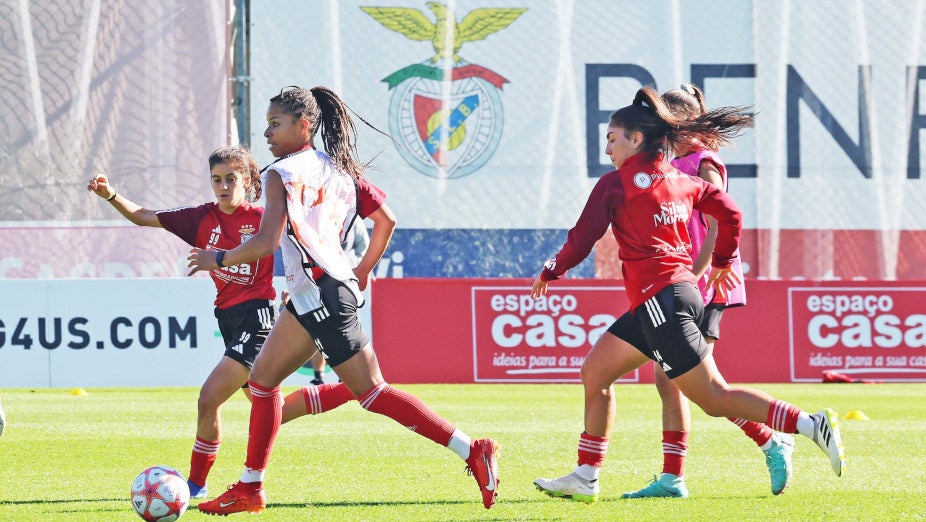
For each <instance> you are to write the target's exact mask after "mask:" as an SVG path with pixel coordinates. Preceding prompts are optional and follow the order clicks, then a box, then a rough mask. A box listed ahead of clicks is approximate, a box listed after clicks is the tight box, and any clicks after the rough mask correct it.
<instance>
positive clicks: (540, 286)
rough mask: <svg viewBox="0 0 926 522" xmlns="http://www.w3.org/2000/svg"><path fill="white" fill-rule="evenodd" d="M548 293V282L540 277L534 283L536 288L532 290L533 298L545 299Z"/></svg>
mask: <svg viewBox="0 0 926 522" xmlns="http://www.w3.org/2000/svg"><path fill="white" fill-rule="evenodd" d="M546 293H547V282H546V281H543V280H541V279H540V278H539V277H538V278H537V280H536V281H534V286H533V287H532V288H531V297H533V298H534V299H537V298H538V297H543V296H544V295H546Z"/></svg>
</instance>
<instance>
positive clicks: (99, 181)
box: [87, 174, 116, 199]
mask: <svg viewBox="0 0 926 522" xmlns="http://www.w3.org/2000/svg"><path fill="white" fill-rule="evenodd" d="M87 190H89V191H90V192H93V193H94V194H96V195H97V196H100V197H101V198H103V199H109V197H111V196H112V195H113V194H115V193H116V189H114V188H113V186H112V185H110V184H109V178H107V177H106V174H97V175H96V176H94V177H92V178H90V182H89V183H87Z"/></svg>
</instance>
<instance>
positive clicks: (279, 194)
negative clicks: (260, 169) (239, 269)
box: [187, 170, 286, 275]
mask: <svg viewBox="0 0 926 522" xmlns="http://www.w3.org/2000/svg"><path fill="white" fill-rule="evenodd" d="M264 193H265V194H266V195H267V205H266V206H265V207H264V215H263V217H262V218H261V219H260V229H259V230H258V231H257V233H256V234H254V236H253V237H252V238H251V239H249V240H247V241H245V242H244V243H241V244H240V245H238V246H237V247H235V248H233V249H231V250H229V251H227V252H224V253H223V259H222V265H223V266H232V265H240V264H243V263H250V262H251V261H255V260H257V259H260V258H262V257H266V256H269V255H271V254H273V253H274V252H275V251H276V249H277V248H279V246H280V237H282V234H283V227H284V226H285V225H286V189H285V188H284V187H283V180H282V179H281V178H280V174H279V173H278V172H277V171H275V170H271V171H269V172H267V181H266V182H265V183H264ZM217 254H218V252H216V251H215V250H203V249H202V248H194V249H193V250H190V255H189V256H187V260H189V262H190V263H189V264H188V265H187V266H189V267H190V273H189V274H188V275H193V274H194V273H196V272H198V271H200V270H204V271H205V270H215V269H216V268H219V265H218V264H216V262H215V261H216V255H217Z"/></svg>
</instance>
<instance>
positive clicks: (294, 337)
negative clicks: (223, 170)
mask: <svg viewBox="0 0 926 522" xmlns="http://www.w3.org/2000/svg"><path fill="white" fill-rule="evenodd" d="M349 110H350V109H349V108H348V107H347V106H346V105H345V104H344V102H343V101H342V100H341V99H340V98H339V97H338V96H337V95H336V94H335V93H334V92H332V91H331V90H330V89H327V88H325V87H315V88H313V89H301V88H298V87H293V88H286V89H283V90H282V91H281V92H280V94H279V95H277V96H274V97H273V98H271V99H270V106H269V108H268V111H267V130H266V131H265V132H264V136H265V137H266V138H267V143H268V144H269V145H270V152H271V153H272V154H273V155H274V157H277V158H279V159H278V160H277V161H276V162H275V163H273V164H272V165H270V166H269V167H268V169H267V179H266V181H265V191H266V194H267V203H266V208H265V211H264V218H263V220H262V221H261V227H260V231H259V232H258V233H257V234H256V235H255V236H254V237H253V238H251V239H250V240H249V241H248V242H247V243H244V244H243V245H241V247H239V248H235V249H233V250H230V251H228V252H226V253H225V255H224V259H223V261H224V262H225V263H226V264H230V263H242V262H245V261H246V260H249V259H254V258H257V257H260V256H262V255H267V253H269V252H273V251H274V250H275V249H276V247H277V246H278V245H279V244H280V242H281V238H282V243H283V264H284V269H285V272H286V281H287V286H288V290H289V294H290V302H289V303H288V304H287V306H286V309H285V310H284V311H283V313H282V315H281V317H280V319H279V321H277V323H276V324H275V325H274V326H273V329H272V330H271V332H270V335H269V336H268V338H267V341H266V343H265V344H264V347H263V349H262V350H261V354H260V355H259V356H258V358H257V360H256V361H255V362H254V368H253V369H252V370H251V374H250V377H249V381H248V384H249V385H250V388H251V392H252V396H253V401H252V406H251V422H250V432H249V438H248V452H247V459H246V460H245V469H244V472H243V473H242V475H241V480H240V481H239V482H238V483H236V484H235V485H234V486H232V487H231V488H229V490H228V491H227V492H225V493H224V494H222V495H221V496H219V497H218V498H216V499H214V500H212V501H210V502H204V503H202V504H200V505H199V510H200V511H203V512H205V513H209V514H216V515H228V514H231V513H240V512H245V511H247V512H260V511H262V510H263V509H264V508H265V507H266V502H267V501H266V496H265V494H264V489H263V479H264V472H265V470H266V468H267V462H268V460H269V456H270V448H271V447H272V445H273V441H274V439H275V438H276V433H277V431H278V429H279V426H280V420H281V410H282V405H283V398H282V396H281V394H280V383H282V381H283V379H284V378H285V377H286V376H288V375H290V374H291V373H292V372H294V371H296V370H297V369H298V368H299V367H300V366H302V364H304V363H305V362H306V361H307V360H309V357H311V356H312V354H313V353H314V352H315V350H316V347H317V349H318V350H320V351H321V352H322V353H323V354H324V355H325V357H326V358H327V360H328V363H329V365H330V366H331V368H332V370H334V372H335V373H336V374H337V375H338V377H339V378H340V379H341V380H342V381H343V383H344V384H346V385H347V387H348V388H349V389H350V391H351V392H352V393H353V394H354V395H355V396H356V397H357V399H358V400H359V401H360V405H361V406H362V407H363V408H365V409H367V410H369V411H372V412H376V413H379V414H382V415H386V416H388V417H391V418H392V419H394V420H396V421H397V422H399V423H401V424H402V425H403V426H405V427H407V428H409V429H411V430H412V431H414V432H415V433H418V434H419V435H422V436H424V437H427V438H429V439H431V440H432V441H434V442H436V443H438V444H441V445H443V446H447V447H449V448H450V449H451V450H453V451H454V452H455V453H457V454H458V455H459V456H460V457H461V458H463V459H464V460H465V461H466V464H467V469H468V470H469V471H470V472H471V473H472V475H473V476H474V477H475V479H476V482H477V483H478V485H479V489H480V491H481V492H482V502H483V505H484V506H485V507H486V508H490V507H492V505H493V504H494V503H495V498H496V494H497V491H498V467H497V464H496V455H497V452H498V444H497V443H496V442H495V441H493V440H491V439H479V440H472V439H471V438H470V437H469V436H467V435H466V434H465V433H463V432H462V431H460V430H458V429H456V428H455V427H454V426H453V425H452V424H450V423H449V422H448V421H446V420H445V419H443V418H442V417H440V416H439V415H438V414H437V413H435V412H434V411H433V410H431V409H430V408H429V407H428V406H427V405H426V404H424V403H423V402H422V401H421V400H420V399H418V398H417V397H415V396H414V395H411V394H409V393H407V392H404V391H402V390H399V389H397V388H393V387H392V386H390V385H389V384H388V383H386V381H385V379H384V378H383V375H382V373H381V372H380V368H379V363H378V362H377V359H376V353H375V352H374V351H373V347H372V345H371V344H370V342H369V340H368V339H367V337H366V335H365V334H364V332H363V330H362V329H361V327H360V321H359V317H358V315H357V308H358V307H360V306H362V305H363V296H362V293H361V292H362V290H363V289H364V288H365V287H366V285H367V284H368V282H369V279H370V274H371V272H372V270H373V267H374V266H375V265H376V263H377V262H378V261H379V259H380V258H381V257H382V255H383V253H384V252H385V250H386V247H387V245H388V244H389V241H390V239H391V238H392V232H393V230H394V228H395V216H394V215H393V214H392V211H391V210H390V209H389V207H387V206H386V205H385V204H383V203H382V198H380V200H379V204H378V205H377V206H376V208H367V209H364V208H363V205H358V202H361V201H362V199H363V198H360V197H358V192H359V191H362V190H368V191H379V189H376V188H375V187H374V186H373V185H372V184H371V183H369V182H368V181H366V180H365V178H364V177H363V170H364V166H363V165H362V164H361V162H360V161H359V160H358V159H357V150H356V143H355V140H356V137H357V133H356V128H355V126H354V122H353V120H352V119H351V117H350V113H349ZM364 123H366V122H364ZM316 133H318V134H320V137H321V139H322V142H323V143H324V149H325V152H322V151H320V150H316V149H315V148H314V145H313V138H314V136H315V134H316ZM364 187H366V188H364ZM379 192H381V191H379ZM358 216H359V217H361V218H364V217H366V218H369V219H370V220H371V221H372V222H373V231H372V234H371V236H370V245H369V248H368V249H367V251H366V253H365V254H364V256H363V258H362V259H361V260H360V263H359V264H358V265H357V266H356V267H354V266H353V265H352V263H351V261H350V260H349V259H348V257H347V255H346V254H345V253H344V250H343V249H342V248H341V243H342V241H343V240H344V234H346V233H347V231H348V230H349V229H350V227H351V225H352V223H353V221H354V219H356V218H357V217H358ZM189 259H190V267H191V268H193V271H194V272H195V271H198V270H211V269H213V268H214V267H215V266H216V263H215V253H214V252H211V251H208V250H202V249H194V250H193V251H192V252H191V254H190V257H189ZM313 341H314V342H313Z"/></svg>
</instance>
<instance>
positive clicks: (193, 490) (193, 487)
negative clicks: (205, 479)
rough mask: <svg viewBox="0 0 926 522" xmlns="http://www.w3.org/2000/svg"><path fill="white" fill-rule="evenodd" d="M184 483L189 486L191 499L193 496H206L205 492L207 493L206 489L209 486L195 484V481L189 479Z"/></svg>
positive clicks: (207, 489)
mask: <svg viewBox="0 0 926 522" xmlns="http://www.w3.org/2000/svg"><path fill="white" fill-rule="evenodd" d="M186 485H187V486H189V488H190V498H191V499H194V498H206V494H207V493H208V491H209V486H207V485H205V484H204V485H202V486H199V485H197V484H196V483H195V482H192V481H189V480H188V481H186Z"/></svg>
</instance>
